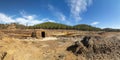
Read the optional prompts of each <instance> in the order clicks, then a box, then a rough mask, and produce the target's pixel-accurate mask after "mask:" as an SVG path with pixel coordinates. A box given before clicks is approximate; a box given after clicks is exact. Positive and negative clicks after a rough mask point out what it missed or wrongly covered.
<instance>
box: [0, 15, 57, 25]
mask: <svg viewBox="0 0 120 60" xmlns="http://www.w3.org/2000/svg"><path fill="white" fill-rule="evenodd" d="M20 14H21V13H20ZM21 15H22V16H21V17H16V18H13V17H10V16H8V15H6V14H4V13H0V23H20V24H23V25H26V24H28V25H34V24H39V23H43V22H48V21H49V22H55V21H54V20H51V19H48V18H43V19H36V15H28V14H23V13H22V14H21Z"/></svg>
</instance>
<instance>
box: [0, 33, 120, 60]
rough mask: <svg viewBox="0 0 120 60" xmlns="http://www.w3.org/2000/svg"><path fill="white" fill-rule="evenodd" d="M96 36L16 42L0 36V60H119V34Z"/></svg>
mask: <svg viewBox="0 0 120 60" xmlns="http://www.w3.org/2000/svg"><path fill="white" fill-rule="evenodd" d="M96 34H97V35H96ZM96 34H92V35H89V34H88V35H83V36H74V37H54V38H52V39H50V38H49V39H47V38H46V39H34V38H30V39H18V38H12V37H9V36H8V35H6V34H4V33H3V32H0V60H120V33H119V32H117V33H116V32H104V33H102V34H101V33H96Z"/></svg>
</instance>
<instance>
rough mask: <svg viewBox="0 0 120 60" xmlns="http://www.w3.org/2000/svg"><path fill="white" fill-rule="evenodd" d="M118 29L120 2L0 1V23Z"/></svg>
mask: <svg viewBox="0 0 120 60" xmlns="http://www.w3.org/2000/svg"><path fill="white" fill-rule="evenodd" d="M13 22H17V23H20V24H24V25H25V24H28V25H34V24H39V23H43V22H57V23H62V24H67V25H76V24H89V25H93V26H96V27H101V28H106V27H109V28H110V27H111V28H120V0H0V23H13Z"/></svg>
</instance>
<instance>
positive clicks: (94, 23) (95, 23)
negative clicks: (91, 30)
mask: <svg viewBox="0 0 120 60" xmlns="http://www.w3.org/2000/svg"><path fill="white" fill-rule="evenodd" d="M99 23H100V22H93V23H91V25H97V24H99Z"/></svg>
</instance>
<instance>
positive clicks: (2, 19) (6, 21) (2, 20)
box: [0, 13, 15, 23]
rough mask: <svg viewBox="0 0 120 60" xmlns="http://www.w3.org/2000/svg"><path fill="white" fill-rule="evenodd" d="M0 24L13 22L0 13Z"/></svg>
mask: <svg viewBox="0 0 120 60" xmlns="http://www.w3.org/2000/svg"><path fill="white" fill-rule="evenodd" d="M0 22H2V23H12V22H15V21H14V20H13V19H12V18H11V17H10V16H6V15H5V14H3V13H0Z"/></svg>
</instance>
